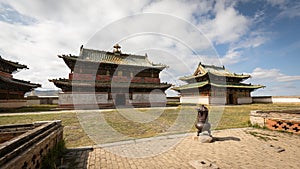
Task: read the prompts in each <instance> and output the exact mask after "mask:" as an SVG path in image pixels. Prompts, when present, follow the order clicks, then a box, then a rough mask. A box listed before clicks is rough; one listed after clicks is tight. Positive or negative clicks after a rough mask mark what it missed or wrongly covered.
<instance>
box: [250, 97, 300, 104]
mask: <svg viewBox="0 0 300 169" xmlns="http://www.w3.org/2000/svg"><path fill="white" fill-rule="evenodd" d="M252 101H253V103H300V97H299V96H253V97H252Z"/></svg>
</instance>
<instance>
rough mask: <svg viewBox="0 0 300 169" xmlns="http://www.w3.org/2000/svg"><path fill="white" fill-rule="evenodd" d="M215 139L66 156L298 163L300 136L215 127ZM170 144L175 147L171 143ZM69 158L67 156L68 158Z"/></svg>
mask: <svg viewBox="0 0 300 169" xmlns="http://www.w3.org/2000/svg"><path fill="white" fill-rule="evenodd" d="M212 134H213V136H214V139H215V141H214V142H213V143H200V142H199V141H198V140H197V139H195V137H194V136H193V135H191V134H190V135H185V136H182V137H180V136H176V137H170V136H169V137H161V138H153V139H144V140H136V141H129V142H123V143H122V142H120V143H114V144H110V145H109V144H106V145H98V146H94V147H93V148H90V149H74V150H72V151H70V152H69V154H67V156H66V157H65V158H66V159H65V161H66V162H68V163H70V159H73V160H71V161H73V166H72V168H74V167H75V166H77V168H80V169H82V168H89V169H98V168H112V169H115V168H116V169H118V168H125V169H127V168H132V169H146V168H154V169H155V168H160V169H161V168H196V169H202V168H255V169H256V168H298V167H299V166H300V160H299V158H300V144H299V141H300V136H299V135H295V134H294V135H292V134H288V133H279V132H273V131H267V130H259V129H251V128H245V129H230V130H220V131H213V133H212ZM170 145H173V146H170ZM68 159H69V161H68Z"/></svg>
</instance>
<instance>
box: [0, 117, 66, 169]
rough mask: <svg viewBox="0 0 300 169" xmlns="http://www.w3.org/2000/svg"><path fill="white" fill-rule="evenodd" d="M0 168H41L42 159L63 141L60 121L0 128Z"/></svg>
mask: <svg viewBox="0 0 300 169" xmlns="http://www.w3.org/2000/svg"><path fill="white" fill-rule="evenodd" d="M0 133H1V138H2V137H4V136H5V137H8V138H6V139H1V140H2V141H3V142H2V143H0V155H1V156H0V168H1V169H14V168H22V169H29V168H37V169H39V168H41V164H42V158H43V157H44V156H45V155H46V154H47V153H48V152H49V151H50V150H51V149H52V148H53V147H54V146H55V145H56V144H57V143H58V142H59V141H60V140H62V139H63V127H62V125H61V121H48V122H36V123H33V124H21V125H4V126H0Z"/></svg>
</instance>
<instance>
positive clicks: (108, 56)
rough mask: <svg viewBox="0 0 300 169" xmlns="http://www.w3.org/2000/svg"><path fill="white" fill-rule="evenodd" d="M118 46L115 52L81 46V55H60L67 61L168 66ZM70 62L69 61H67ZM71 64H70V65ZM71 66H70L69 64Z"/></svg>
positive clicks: (158, 67) (161, 67) (162, 67)
mask: <svg viewBox="0 0 300 169" xmlns="http://www.w3.org/2000/svg"><path fill="white" fill-rule="evenodd" d="M114 47H115V48H116V47H117V50H114V51H113V52H107V51H101V50H94V49H86V48H83V46H82V47H81V48H80V53H79V56H73V55H62V56H59V57H60V58H63V59H64V60H65V62H66V63H67V62H68V60H76V61H82V62H95V63H108V64H117V65H129V66H141V67H149V68H157V69H164V68H166V67H167V66H166V65H163V64H154V63H152V62H150V61H149V60H148V56H147V55H145V56H142V55H133V54H125V53H121V51H120V50H119V48H120V46H117V45H116V46H114ZM67 64H68V63H67ZM68 66H69V65H68ZM69 67H70V66H69Z"/></svg>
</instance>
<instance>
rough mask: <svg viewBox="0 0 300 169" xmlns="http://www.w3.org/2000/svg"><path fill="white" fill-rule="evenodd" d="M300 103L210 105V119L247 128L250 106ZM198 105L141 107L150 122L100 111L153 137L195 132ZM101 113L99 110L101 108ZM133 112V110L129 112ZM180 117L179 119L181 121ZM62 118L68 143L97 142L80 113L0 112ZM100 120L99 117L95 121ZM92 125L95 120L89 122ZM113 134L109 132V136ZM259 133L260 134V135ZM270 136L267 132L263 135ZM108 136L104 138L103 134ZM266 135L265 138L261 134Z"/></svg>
mask: <svg viewBox="0 0 300 169" xmlns="http://www.w3.org/2000/svg"><path fill="white" fill-rule="evenodd" d="M299 107H300V104H299V103H298V104H250V105H237V106H224V107H222V106H211V105H210V106H208V108H209V122H210V123H211V124H212V125H213V126H214V128H215V129H228V128H244V127H249V121H250V118H249V113H250V111H251V110H263V111H266V110H291V109H299ZM195 108H196V106H195V105H194V106H191V105H190V106H178V108H169V109H168V108H166V109H165V110H163V112H162V113H161V114H159V113H157V112H159V111H162V110H161V109H156V108H152V109H138V112H139V113H140V115H142V116H143V115H145V117H146V116H149V117H151V115H157V114H158V116H157V118H154V119H153V120H151V121H149V122H144V123H142V122H138V121H133V120H130V119H127V118H126V117H124V116H123V115H122V114H121V113H120V112H118V111H117V110H112V111H105V112H101V113H102V115H103V116H104V118H105V120H106V122H107V123H108V124H109V125H110V127H112V128H113V129H114V130H115V131H117V132H119V133H122V134H124V135H126V136H130V137H133V138H144V137H151V136H156V135H160V134H175V133H186V132H194V131H196V128H195V127H194V122H195V120H196V116H197V111H196V110H195ZM99 113H100V112H99ZM129 113H130V112H129ZM178 119H180V121H178ZM45 120H62V125H63V126H64V139H65V141H66V147H78V146H90V145H94V144H95V143H94V142H93V141H92V140H91V139H90V138H89V137H88V136H87V134H86V132H85V131H84V129H83V128H82V126H81V125H80V123H79V121H78V118H77V114H76V113H74V112H65V113H56V112H51V113H41V114H28V115H9V116H0V125H4V124H21V123H32V122H35V121H45ZM96 122H97V121H96ZM90 125H91V128H93V127H94V126H93V124H90ZM109 136H110V135H107V137H109ZM257 137H258V136H257ZM262 137H267V136H262ZM103 139H105V138H103ZM262 139H263V138H262Z"/></svg>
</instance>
